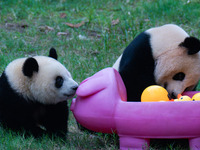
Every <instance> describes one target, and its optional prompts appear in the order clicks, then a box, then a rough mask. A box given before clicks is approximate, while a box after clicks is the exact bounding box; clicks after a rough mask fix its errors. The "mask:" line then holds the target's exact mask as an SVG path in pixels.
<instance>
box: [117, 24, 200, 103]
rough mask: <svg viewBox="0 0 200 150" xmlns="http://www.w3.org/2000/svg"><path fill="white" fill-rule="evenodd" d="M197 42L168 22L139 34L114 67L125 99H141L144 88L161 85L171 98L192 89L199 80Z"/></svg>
mask: <svg viewBox="0 0 200 150" xmlns="http://www.w3.org/2000/svg"><path fill="white" fill-rule="evenodd" d="M199 50H200V41H199V40H198V39H197V38H194V37H190V36H189V35H188V34H187V33H186V32H185V31H184V30H183V29H182V28H180V27H179V26H177V25H173V24H167V25H163V26H160V27H155V28H151V29H149V30H146V31H144V32H142V33H141V34H139V35H138V36H137V37H136V38H135V39H134V40H133V41H132V42H131V43H130V44H129V45H128V47H127V48H126V49H125V50H124V52H123V54H122V55H121V56H120V57H119V58H118V60H117V61H116V62H115V64H114V65H113V67H114V68H115V69H117V70H118V71H119V73H120V75H121V77H122V79H123V81H124V84H125V86H126V89H127V100H128V101H140V98H141V94H142V92H143V90H144V89H145V88H146V87H148V86H150V85H155V84H156V85H161V86H163V87H164V88H166V89H167V91H168V92H169V96H170V97H171V98H176V96H177V95H178V94H179V93H182V92H184V91H188V90H194V88H195V87H196V85H197V84H198V81H199V79H200V53H199Z"/></svg>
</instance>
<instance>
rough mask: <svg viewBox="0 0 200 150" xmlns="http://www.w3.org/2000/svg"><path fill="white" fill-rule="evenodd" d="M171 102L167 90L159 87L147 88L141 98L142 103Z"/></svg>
mask: <svg viewBox="0 0 200 150" xmlns="http://www.w3.org/2000/svg"><path fill="white" fill-rule="evenodd" d="M159 101H169V98H168V92H167V90H166V89H165V88H163V87H162V86H158V85H152V86H149V87H147V88H146V89H145V90H144V91H143V93H142V96H141V102H159Z"/></svg>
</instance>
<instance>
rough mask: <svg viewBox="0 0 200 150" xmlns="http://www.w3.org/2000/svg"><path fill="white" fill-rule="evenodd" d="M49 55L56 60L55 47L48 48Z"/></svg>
mask: <svg viewBox="0 0 200 150" xmlns="http://www.w3.org/2000/svg"><path fill="white" fill-rule="evenodd" d="M49 57H52V58H54V59H56V60H57V58H58V55H57V52H56V49H55V48H53V47H52V48H51V49H50V50H49Z"/></svg>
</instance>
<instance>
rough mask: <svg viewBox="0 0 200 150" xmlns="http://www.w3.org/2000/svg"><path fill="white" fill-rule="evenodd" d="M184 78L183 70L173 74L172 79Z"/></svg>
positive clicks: (181, 79) (180, 79)
mask: <svg viewBox="0 0 200 150" xmlns="http://www.w3.org/2000/svg"><path fill="white" fill-rule="evenodd" d="M184 79H185V74H184V73H183V72H179V73H177V74H175V75H174V76H173V80H177V81H183V80H184Z"/></svg>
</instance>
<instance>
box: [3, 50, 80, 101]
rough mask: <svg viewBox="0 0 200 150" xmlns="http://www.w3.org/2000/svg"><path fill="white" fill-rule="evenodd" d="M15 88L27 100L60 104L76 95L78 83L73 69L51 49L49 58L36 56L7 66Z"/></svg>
mask: <svg viewBox="0 0 200 150" xmlns="http://www.w3.org/2000/svg"><path fill="white" fill-rule="evenodd" d="M5 74H6V76H7V78H8V82H9V84H10V86H11V88H12V89H13V90H14V91H15V92H16V93H18V94H19V95H20V96H22V97H23V98H24V99H26V100H31V101H37V102H40V103H43V104H56V103H59V102H62V101H66V100H67V99H70V98H72V97H73V96H74V94H75V92H76V89H77V87H78V84H77V83H76V82H75V81H74V80H73V79H72V77H71V74H70V72H69V71H68V70H67V69H66V68H65V67H64V66H63V65H62V64H61V63H60V62H58V61H57V53H56V50H55V49H54V48H51V49H50V53H49V57H47V56H35V57H29V58H20V59H16V60H14V61H12V62H11V63H10V64H9V65H8V66H7V67H6V69H5Z"/></svg>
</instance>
